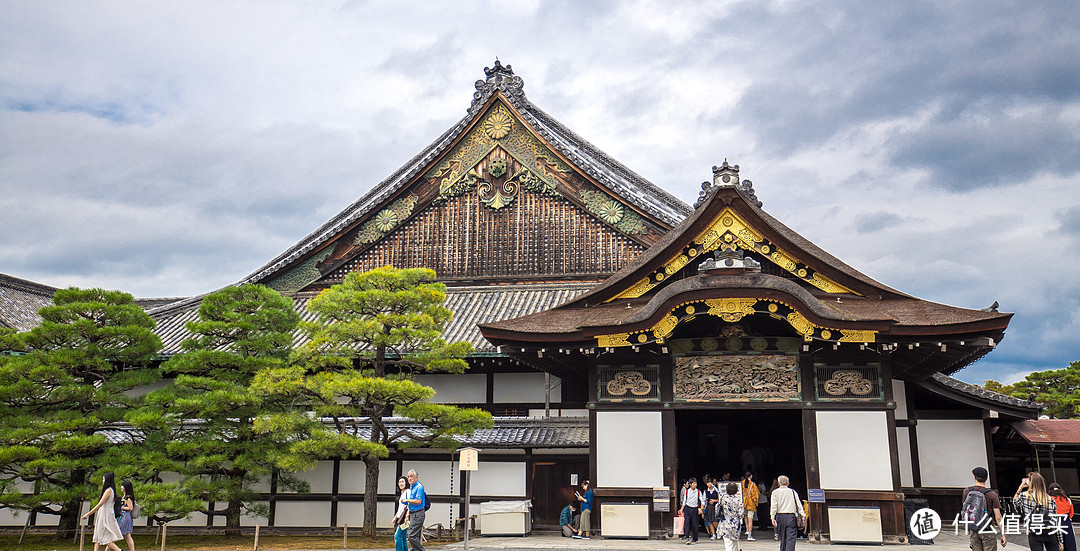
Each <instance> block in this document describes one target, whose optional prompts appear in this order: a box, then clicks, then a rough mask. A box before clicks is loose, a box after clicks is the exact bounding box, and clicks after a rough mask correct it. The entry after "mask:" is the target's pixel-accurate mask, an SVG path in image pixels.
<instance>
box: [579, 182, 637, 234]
mask: <svg viewBox="0 0 1080 551" xmlns="http://www.w3.org/2000/svg"><path fill="white" fill-rule="evenodd" d="M581 199H582V201H583V202H584V203H585V209H586V210H588V211H589V212H591V213H592V214H594V215H595V216H596V217H597V218H599V219H600V220H603V221H604V222H605V223H607V224H610V225H612V226H614V227H615V229H617V230H619V231H621V232H623V233H627V234H644V233H648V232H649V229H648V228H647V227H646V226H645V219H643V218H642V217H641V216H639V215H638V214H637V213H636V212H633V211H632V210H630V209H629V208H627V207H626V206H625V205H623V204H622V203H619V202H618V201H615V200H614V199H612V198H611V197H608V196H607V195H606V194H604V193H601V192H599V191H589V190H582V191H581Z"/></svg>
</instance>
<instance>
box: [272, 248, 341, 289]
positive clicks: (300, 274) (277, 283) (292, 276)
mask: <svg viewBox="0 0 1080 551" xmlns="http://www.w3.org/2000/svg"><path fill="white" fill-rule="evenodd" d="M331 252H333V249H332V248H328V249H326V250H325V251H323V252H321V253H319V254H317V255H315V256H313V257H311V258H309V259H307V260H305V261H304V262H303V263H302V264H300V265H299V266H297V267H295V268H293V269H291V270H289V271H288V272H285V273H284V274H282V275H281V276H278V277H276V278H274V279H273V280H272V281H270V282H269V283H267V284H266V286H267V287H269V288H271V289H273V290H275V291H279V292H282V293H291V292H295V291H299V290H300V289H303V288H304V287H307V286H308V285H309V284H310V283H312V282H313V281H315V280H317V279H319V278H320V277H322V272H320V271H319V269H318V268H316V267H315V265H316V264H318V263H320V262H322V261H323V260H326V257H328V256H330V253H331Z"/></svg>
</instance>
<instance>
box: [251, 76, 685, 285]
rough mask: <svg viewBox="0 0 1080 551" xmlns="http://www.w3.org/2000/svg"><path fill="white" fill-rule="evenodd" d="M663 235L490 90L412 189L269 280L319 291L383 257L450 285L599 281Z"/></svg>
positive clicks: (651, 220) (382, 262)
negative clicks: (489, 95) (487, 99)
mask: <svg viewBox="0 0 1080 551" xmlns="http://www.w3.org/2000/svg"><path fill="white" fill-rule="evenodd" d="M668 230H669V227H668V226H667V225H666V224H664V223H662V222H660V221H657V220H656V219H655V218H652V217H649V216H647V215H643V214H642V213H641V212H639V211H638V210H635V209H634V208H632V207H631V206H630V205H629V204H628V203H627V202H625V201H622V200H620V199H619V197H618V196H617V195H616V194H614V193H611V192H610V191H608V190H606V189H603V188H602V187H600V186H599V185H597V184H596V183H595V182H594V181H593V180H591V179H590V178H588V177H587V176H586V175H585V172H584V171H582V170H579V169H578V168H576V167H574V166H572V165H571V164H570V163H569V162H568V161H567V160H566V158H565V157H564V156H562V155H560V154H558V153H556V152H555V151H554V150H553V148H552V147H551V146H550V145H549V144H548V143H546V142H545V141H544V140H542V139H541V138H540V137H538V135H537V133H536V132H535V131H534V130H533V129H532V128H531V127H530V126H529V125H528V123H527V122H526V121H525V119H524V117H522V116H521V114H520V113H519V112H518V111H516V110H515V109H514V107H513V106H512V105H510V104H508V103H507V102H506V101H504V99H503V98H502V96H501V94H496V95H495V96H493V98H492V100H491V101H490V102H489V103H488V105H487V107H486V108H485V109H484V110H482V111H480V112H479V113H478V115H477V116H476V117H474V119H473V120H472V123H471V125H470V127H469V128H468V129H467V130H466V131H465V132H463V133H462V135H461V136H460V138H459V139H458V140H457V142H456V143H455V144H454V145H453V146H452V147H450V148H449V149H448V150H447V151H446V152H445V153H444V154H443V155H441V156H440V157H439V158H437V159H436V160H434V161H433V162H432V163H431V164H430V165H429V166H428V167H427V168H426V169H425V170H423V171H422V172H421V173H420V175H419V176H418V177H417V178H415V179H414V181H413V182H412V183H411V184H409V185H408V186H406V187H404V188H402V189H401V190H400V191H399V192H397V193H395V194H394V195H393V196H391V197H389V198H388V199H387V200H386V201H384V203H383V204H382V205H381V206H380V207H379V208H377V209H373V210H372V211H371V212H369V213H368V214H367V215H366V216H365V217H363V218H362V219H360V220H357V221H356V222H355V223H353V224H352V225H350V226H349V227H348V228H345V229H344V230H343V231H342V232H341V233H340V235H339V236H338V237H337V238H335V239H333V240H332V241H330V242H329V243H328V244H327V245H326V246H324V247H323V248H322V249H321V250H319V251H316V252H314V253H313V254H310V255H309V256H308V257H307V258H306V260H303V261H302V262H300V263H298V264H297V265H295V266H294V267H292V268H290V269H289V270H287V271H285V272H284V273H281V274H279V275H276V276H274V277H272V278H268V280H267V284H268V285H270V286H271V287H273V288H276V289H278V290H281V291H300V290H316V289H320V288H323V287H326V286H328V285H332V284H334V283H336V282H338V281H341V280H342V279H343V278H344V277H345V275H346V274H347V273H349V272H353V271H365V270H368V269H371V268H375V267H378V266H383V265H387V264H390V265H394V266H398V267H429V268H432V269H434V270H435V271H436V273H437V274H438V275H439V278H440V279H447V280H452V279H460V280H536V279H545V278H568V277H569V278H577V279H601V278H603V277H607V276H609V275H610V274H612V273H614V272H615V271H617V270H618V269H619V268H620V267H621V266H623V265H625V264H627V263H628V262H630V261H631V260H633V259H634V258H635V257H636V256H637V255H638V254H640V253H641V252H642V251H644V250H645V249H646V248H647V247H648V246H649V245H651V244H652V243H654V242H656V240H657V239H659V238H660V237H661V236H662V235H663V234H665V233H666V232H667V231H668Z"/></svg>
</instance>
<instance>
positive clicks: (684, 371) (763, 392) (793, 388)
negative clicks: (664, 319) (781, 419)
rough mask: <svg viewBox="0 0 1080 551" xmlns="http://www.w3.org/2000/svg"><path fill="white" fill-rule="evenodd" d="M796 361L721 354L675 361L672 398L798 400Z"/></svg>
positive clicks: (776, 356) (793, 358) (779, 356)
mask: <svg viewBox="0 0 1080 551" xmlns="http://www.w3.org/2000/svg"><path fill="white" fill-rule="evenodd" d="M800 397H801V396H800V386H799V369H798V357H797V356H792V355H784V354H760V355H757V354H721V355H710V356H681V357H677V358H675V398H676V399H678V400H684V401H712V400H719V401H747V400H768V401H788V400H799V399H800Z"/></svg>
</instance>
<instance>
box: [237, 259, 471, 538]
mask: <svg viewBox="0 0 1080 551" xmlns="http://www.w3.org/2000/svg"><path fill="white" fill-rule="evenodd" d="M445 289H446V288H445V286H444V285H443V284H441V283H436V282H435V272H434V271H432V270H428V269H397V268H393V267H390V266H385V267H382V268H377V269H374V270H371V271H369V272H365V273H355V272H354V273H351V274H349V275H348V276H346V277H345V281H343V282H342V283H340V284H338V285H335V286H333V287H331V288H329V289H327V290H325V291H323V292H322V293H320V294H319V296H318V297H316V298H314V299H312V300H311V302H309V303H308V310H310V311H311V312H314V313H317V314H318V316H319V317H318V320H317V321H316V322H311V323H303V324H302V326H303V327H304V328H305V329H306V330H307V331H308V332H309V333H310V335H311V340H310V341H309V342H308V344H307V345H306V347H305V353H306V356H304V357H303V360H302V361H301V362H298V363H297V364H296V365H293V366H291V367H289V368H282V369H275V370H267V371H265V372H263V374H261V375H260V377H259V382H258V385H259V386H260V387H261V388H263V389H264V390H265V391H266V392H268V393H273V394H278V395H281V396H284V397H287V398H288V399H290V400H293V401H294V403H296V404H297V407H296V408H294V409H293V410H292V411H291V412H290V413H289V414H286V415H278V416H267V417H266V418H264V419H262V420H261V421H260V422H259V430H261V431H264V432H270V433H289V432H294V433H302V434H305V435H306V438H305V439H304V440H302V441H300V440H296V441H294V442H293V443H292V444H291V445H290V447H289V449H288V452H289V453H288V455H287V456H285V457H283V458H281V465H282V466H283V467H284V468H287V469H290V470H294V471H295V470H300V469H304V468H308V467H310V466H311V465H313V464H314V463H315V461H316V460H318V459H328V458H339V459H345V458H356V457H359V458H360V459H362V460H363V461H364V464H365V466H366V476H365V487H364V534H366V535H372V536H373V535H374V534H375V518H376V515H375V513H376V495H377V493H378V480H379V460H380V459H382V458H385V457H387V456H388V455H389V448H390V447H391V446H394V447H398V448H404V447H410V446H422V445H429V446H437V447H441V448H445V449H453V448H456V447H457V446H458V441H457V440H455V439H454V437H455V436H459V435H469V434H472V433H473V432H474V431H475V430H476V429H478V428H483V427H490V426H492V419H491V415H490V414H489V413H487V412H485V411H483V410H480V409H476V408H457V407H453V406H448V405H441V404H432V403H430V402H429V401H428V400H429V399H430V398H431V397H432V396H434V394H435V391H434V390H433V389H431V388H430V387H426V386H423V385H421V384H419V383H416V382H415V381H412V380H411V375H412V374H413V373H415V372H417V371H420V372H429V371H441V372H451V373H460V372H463V371H464V370H465V369H466V368H467V367H468V364H467V362H466V361H465V356H467V355H468V354H469V353H470V352H472V345H470V344H469V343H467V342H457V343H447V342H445V341H444V340H443V339H442V338H441V335H442V332H443V329H444V327H445V326H446V323H447V322H449V321H450V319H451V316H452V313H451V311H450V310H449V309H448V308H446V307H445V306H443V302H445V300H446V291H445ZM301 405H302V407H301ZM308 409H310V410H312V411H314V413H315V418H312V417H311V416H309V415H307V411H308ZM390 416H399V417H408V418H410V419H411V420H412V421H413V422H414V423H416V424H419V425H421V426H422V427H423V430H409V429H396V430H391V428H390V427H389V426H388V425H387V423H386V418H387V417H390ZM361 427H371V430H370V434H369V435H368V436H366V437H365V436H363V435H362V433H361V431H360V430H359V429H360V428H361Z"/></svg>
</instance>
